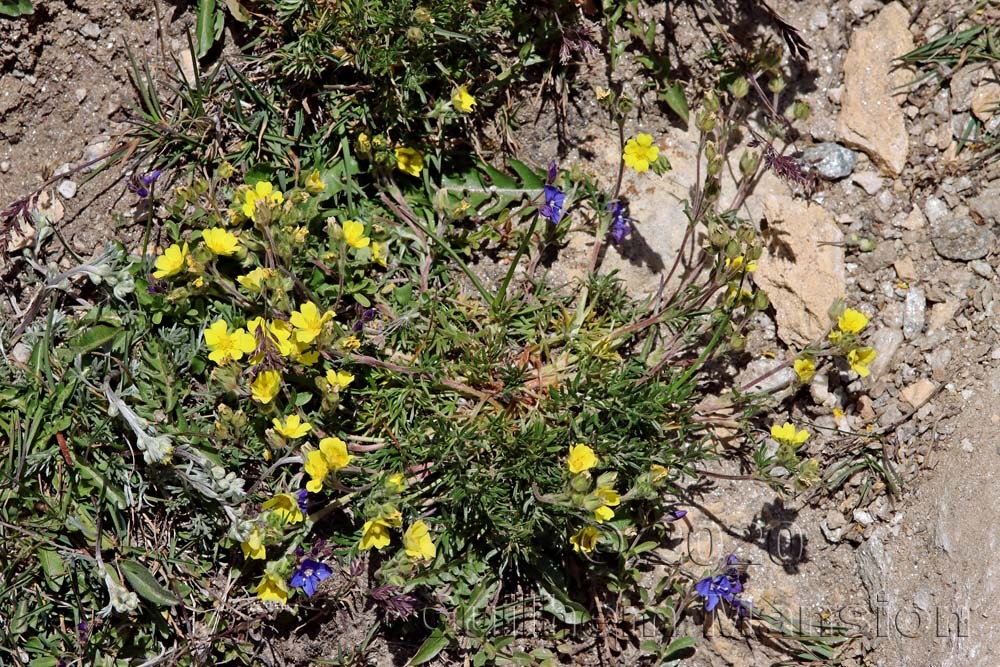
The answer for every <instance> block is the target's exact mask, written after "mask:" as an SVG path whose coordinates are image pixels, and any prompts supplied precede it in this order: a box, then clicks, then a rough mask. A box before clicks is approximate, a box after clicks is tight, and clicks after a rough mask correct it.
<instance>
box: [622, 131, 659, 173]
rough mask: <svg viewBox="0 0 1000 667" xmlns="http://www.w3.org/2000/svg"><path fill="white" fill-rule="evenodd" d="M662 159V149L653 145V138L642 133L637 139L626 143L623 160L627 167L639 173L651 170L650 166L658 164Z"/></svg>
mask: <svg viewBox="0 0 1000 667" xmlns="http://www.w3.org/2000/svg"><path fill="white" fill-rule="evenodd" d="M658 157H660V149H659V147H658V146H654V145H653V137H652V136H651V135H648V134H643V133H640V134H639V135H638V136H636V138H635V139H629V140H628V141H626V142H625V152H624V153H623V154H622V158H623V159H624V160H625V166H627V167H631V168H632V169H635V170H636V172H637V173H640V174H641V173H642V172H644V171H647V170H648V169H649V165H650V164H652V163H653V162H656V158H658Z"/></svg>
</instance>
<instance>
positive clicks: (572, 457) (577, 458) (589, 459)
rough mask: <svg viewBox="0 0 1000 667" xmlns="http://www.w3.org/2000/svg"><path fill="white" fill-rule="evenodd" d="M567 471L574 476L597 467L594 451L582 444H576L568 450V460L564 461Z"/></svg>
mask: <svg viewBox="0 0 1000 667" xmlns="http://www.w3.org/2000/svg"><path fill="white" fill-rule="evenodd" d="M566 464H567V465H568V466H569V471H570V472H571V473H573V474H574V475H576V474H578V473H581V472H584V471H587V470H590V469H591V468H593V467H594V466H596V465H597V455H596V454H594V450H593V449H591V448H590V447H588V446H587V445H584V444H582V443H581V444H576V445H573V446H572V447H570V448H569V458H568V459H567V460H566Z"/></svg>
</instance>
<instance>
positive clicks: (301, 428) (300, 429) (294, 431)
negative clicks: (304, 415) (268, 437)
mask: <svg viewBox="0 0 1000 667" xmlns="http://www.w3.org/2000/svg"><path fill="white" fill-rule="evenodd" d="M271 423H272V424H274V431H275V432H276V433H277V434H278V435H280V436H282V437H285V438H288V439H289V440H294V439H296V438H301V437H302V436H304V435H305V434H306V433H308V432H309V431H311V430H312V424H310V423H309V422H304V421H302V420H301V419H299V416H298V415H288V418H287V419H285V423H284V424H282V423H281V420H279V419H278V418H277V417H275V418H274V419H272V420H271Z"/></svg>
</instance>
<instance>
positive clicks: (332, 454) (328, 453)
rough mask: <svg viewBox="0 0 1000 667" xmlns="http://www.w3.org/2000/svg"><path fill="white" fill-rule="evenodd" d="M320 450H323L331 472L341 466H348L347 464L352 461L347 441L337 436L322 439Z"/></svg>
mask: <svg viewBox="0 0 1000 667" xmlns="http://www.w3.org/2000/svg"><path fill="white" fill-rule="evenodd" d="M319 450H320V451H321V452H323V456H324V457H325V458H326V465H327V466H328V467H329V468H330V472H337V471H338V470H340V469H341V468H345V467H347V464H348V463H350V462H351V455H350V454H349V453H348V452H347V443H346V442H344V441H343V440H341V439H340V438H338V437H336V436H334V437H332V438H323V439H322V440H320V441H319Z"/></svg>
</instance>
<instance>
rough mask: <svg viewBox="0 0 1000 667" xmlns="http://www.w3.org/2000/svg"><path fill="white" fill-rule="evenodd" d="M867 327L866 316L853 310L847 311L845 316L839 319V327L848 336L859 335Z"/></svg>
mask: <svg viewBox="0 0 1000 667" xmlns="http://www.w3.org/2000/svg"><path fill="white" fill-rule="evenodd" d="M867 325H868V318H867V317H865V314H864V313H862V312H860V311H857V310H854V309H853V308H848V309H847V310H845V311H844V314H843V315H841V316H840V318H838V319H837V327H838V328H839V329H840V330H841V331H843V332H844V333H846V334H859V333H861V330H862V329H864V328H865V326H867ZM834 342H836V341H834Z"/></svg>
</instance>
